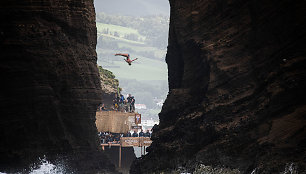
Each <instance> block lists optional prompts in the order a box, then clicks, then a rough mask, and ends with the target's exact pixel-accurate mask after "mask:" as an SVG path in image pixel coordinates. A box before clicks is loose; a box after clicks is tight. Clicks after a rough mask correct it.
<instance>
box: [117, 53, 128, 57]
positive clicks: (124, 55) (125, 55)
mask: <svg viewBox="0 0 306 174" xmlns="http://www.w3.org/2000/svg"><path fill="white" fill-rule="evenodd" d="M115 56H123V57H126V58H129V57H130V55H129V54H121V53H117V54H115Z"/></svg>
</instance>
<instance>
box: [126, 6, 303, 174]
mask: <svg viewBox="0 0 306 174" xmlns="http://www.w3.org/2000/svg"><path fill="white" fill-rule="evenodd" d="M170 5H171V17H170V32H169V46H168V53H167V57H166V61H167V63H168V68H169V87H170V92H169V95H168V97H167V100H166V102H165V104H164V106H163V109H162V112H161V113H160V115H159V116H160V125H159V126H156V127H154V133H153V137H152V139H153V144H152V146H151V147H150V148H149V150H148V151H149V154H148V155H146V156H145V157H143V158H142V159H141V160H138V161H136V162H135V163H134V166H133V168H132V170H131V171H132V173H151V172H153V171H171V170H178V168H181V169H182V168H183V169H186V170H189V171H192V170H193V169H194V168H196V166H197V165H198V164H204V165H209V166H213V167H228V168H233V169H239V171H240V172H241V173H251V172H252V171H254V172H255V173H256V172H257V173H280V172H282V171H285V168H286V166H287V167H288V165H292V166H293V169H294V170H297V171H300V172H301V171H305V170H306V164H305V156H306V154H305V152H306V147H305V144H306V129H305V127H306V120H305V115H306V100H305V96H306V92H305V89H306V81H305V80H306V69H305V65H306V49H305V47H306V44H305V40H306V3H305V1H299V0H296V1H289V0H277V1H276V0H272V1H264V0H259V1H253V0H251V1H241V0H229V1H216V0H194V1H187V0H181V1H178V0H170ZM254 169H256V170H254Z"/></svg>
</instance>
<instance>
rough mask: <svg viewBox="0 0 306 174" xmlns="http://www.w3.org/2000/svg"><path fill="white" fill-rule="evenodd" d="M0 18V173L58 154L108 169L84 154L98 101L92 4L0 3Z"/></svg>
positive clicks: (93, 139)
mask: <svg viewBox="0 0 306 174" xmlns="http://www.w3.org/2000/svg"><path fill="white" fill-rule="evenodd" d="M0 19H1V23H0V48H1V53H0V54H1V63H0V71H1V75H0V77H1V91H0V108H1V113H0V114H1V120H0V124H1V126H0V170H1V171H2V170H5V169H9V168H10V167H11V168H17V167H18V166H24V165H26V164H28V163H30V162H31V161H32V160H33V159H36V158H37V157H38V156H42V155H47V156H48V155H49V156H52V155H55V154H64V153H65V154H71V153H75V156H77V157H73V158H75V159H76V161H77V160H83V163H82V164H83V166H84V168H86V166H85V165H88V166H87V167H88V168H90V169H105V168H107V167H109V166H107V165H108V164H107V163H106V162H105V160H104V161H103V160H102V161H97V160H96V162H95V163H91V162H90V161H93V160H94V158H93V157H92V156H90V155H89V154H90V153H92V154H96V153H95V152H96V150H97V148H98V138H97V130H96V127H95V111H96V108H97V105H98V104H99V102H100V100H101V98H100V97H101V86H100V81H99V74H98V69H97V65H96V59H97V57H96V52H95V46H96V27H95V12H94V7H93V1H92V0H72V1H71V0H60V1H58V0H56V1H54V0H36V1H26V0H11V1H1V2H0ZM84 153H86V156H84V155H83V154H84ZM101 159H103V158H101ZM75 164H76V163H75ZM93 165H96V166H94V167H93ZM75 167H77V168H82V166H81V165H75ZM110 168H111V167H110ZM113 168H114V167H113ZM80 170H82V169H80Z"/></svg>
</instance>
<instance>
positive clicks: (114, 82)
mask: <svg viewBox="0 0 306 174" xmlns="http://www.w3.org/2000/svg"><path fill="white" fill-rule="evenodd" d="M98 69H99V75H100V81H101V87H102V90H103V91H104V92H105V93H117V91H118V89H119V91H121V88H119V80H118V79H116V76H115V75H114V74H113V72H111V71H109V70H107V69H103V68H102V66H98Z"/></svg>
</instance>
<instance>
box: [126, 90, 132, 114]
mask: <svg viewBox="0 0 306 174" xmlns="http://www.w3.org/2000/svg"><path fill="white" fill-rule="evenodd" d="M126 99H127V109H128V110H127V112H132V111H131V104H132V96H131V94H129V96H128V97H127V98H126Z"/></svg>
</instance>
